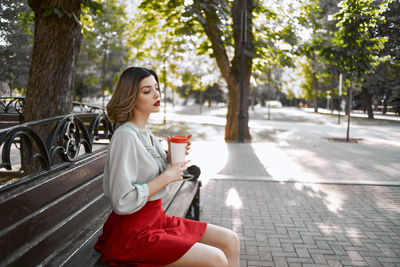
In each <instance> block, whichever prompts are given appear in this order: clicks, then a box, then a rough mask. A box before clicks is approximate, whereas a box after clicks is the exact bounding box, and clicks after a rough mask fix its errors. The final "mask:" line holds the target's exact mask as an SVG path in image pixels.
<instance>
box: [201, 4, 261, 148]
mask: <svg viewBox="0 0 400 267" xmlns="http://www.w3.org/2000/svg"><path fill="white" fill-rule="evenodd" d="M211 2H213V1H211ZM246 2H247V3H246V4H247V29H246V33H247V43H246V47H245V82H244V85H245V86H244V87H245V90H244V92H243V99H244V102H243V103H244V111H245V115H246V123H245V133H246V140H250V139H251V137H250V133H249V128H248V96H249V85H250V76H251V67H252V62H253V59H252V57H253V35H252V11H253V9H254V6H253V3H252V1H246ZM205 5H207V8H204V6H205ZM217 6H218V5H216V4H215V3H208V2H207V4H206V3H203V5H199V9H201V10H202V11H203V13H202V14H204V15H199V16H202V18H201V19H200V23H201V24H202V26H203V28H204V30H205V33H206V35H207V37H208V39H209V41H210V42H211V45H212V48H213V51H214V55H215V58H216V62H217V65H218V68H219V69H220V71H221V74H222V76H223V77H224V79H225V80H226V82H227V85H228V112H227V115H226V119H227V120H226V126H225V140H226V141H228V142H232V141H236V140H237V138H238V111H239V104H240V86H239V77H240V63H241V61H240V57H241V49H240V48H241V16H242V10H243V9H242V6H243V0H235V1H234V2H233V3H232V9H231V15H232V19H233V37H234V40H235V45H234V47H235V53H234V58H233V59H232V61H231V62H229V58H228V54H227V51H226V49H225V46H224V42H223V40H222V34H221V31H220V30H219V28H218V25H219V24H221V22H220V21H219V18H218V16H217V10H216V7H217Z"/></svg>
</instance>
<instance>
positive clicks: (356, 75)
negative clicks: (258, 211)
mask: <svg viewBox="0 0 400 267" xmlns="http://www.w3.org/2000/svg"><path fill="white" fill-rule="evenodd" d="M242 1H243V0H241V1H239V0H236V1H233V0H232V1H217V0H215V1H214V0H213V1H188V0H187V1H155V0H144V1H140V0H137V1H136V0H135V1H125V0H111V1H105V0H81V1H77V2H68V3H67V2H63V1H61V2H57V3H55V2H54V1H50V0H47V1H45V2H44V3H45V5H43V6H42V7H40V6H39V8H37V5H36V4H37V3H39V2H38V1H33V0H31V1H30V2H29V3H31V5H32V7H34V8H33V9H30V7H29V6H28V5H27V3H26V2H25V1H22V0H20V1H10V0H4V1H2V2H1V3H0V12H1V17H2V20H1V21H0V27H1V28H0V30H1V31H0V37H1V39H0V49H1V50H0V51H1V53H0V60H1V63H2V64H1V65H0V82H1V84H2V88H5V90H3V92H2V95H5V94H7V95H10V94H12V93H13V90H14V89H18V90H20V92H25V91H26V88H28V86H27V81H28V73H29V68H30V64H31V62H32V64H33V65H32V66H39V67H44V66H47V67H46V68H47V69H46V70H47V71H45V72H44V73H46V75H47V76H46V75H41V74H40V75H39V73H37V71H38V68H39V67H33V69H34V70H35V72H34V73H32V75H33V76H32V81H36V83H38V81H42V82H41V83H40V86H39V85H38V84H35V83H32V85H35V86H31V88H32V90H31V92H39V91H43V92H42V94H40V95H39V94H37V95H34V98H36V99H38V100H39V99H40V104H43V99H44V98H47V99H48V100H46V101H49V102H52V103H50V104H49V105H50V106H52V105H57V103H60V105H59V108H56V109H54V114H63V113H65V112H68V111H69V110H70V104H69V100H68V99H72V97H73V98H74V99H75V100H79V101H94V100H96V99H98V100H100V101H101V102H102V103H103V105H104V104H105V101H107V98H108V97H109V94H110V93H111V92H112V90H113V86H114V85H115V83H116V79H117V78H118V76H119V75H120V73H121V71H122V70H123V69H124V68H126V67H127V66H129V65H140V66H147V67H150V68H153V69H155V70H156V71H157V73H158V74H159V77H160V82H161V84H160V85H161V88H162V90H163V94H164V100H165V102H164V104H165V105H166V104H167V101H170V102H171V103H172V104H173V105H174V104H175V103H177V102H179V101H177V99H176V98H175V95H179V96H181V97H183V98H184V100H183V101H184V103H186V102H187V99H188V98H193V99H196V100H195V101H196V102H197V103H204V102H208V104H209V105H210V103H211V102H212V101H213V98H218V101H220V100H221V99H223V98H222V97H224V96H222V97H221V95H227V97H225V101H227V103H228V112H227V125H226V131H225V133H226V135H225V138H226V140H236V135H237V113H238V105H239V98H238V96H239V73H240V64H239V63H240V60H239V59H240V56H241V50H240V38H239V37H240V27H241V10H240V7H241V5H242V4H243V2H242ZM53 2H54V3H53ZM71 3H75V4H76V6H77V10H78V9H79V11H76V12H71V11H70V10H71V9H69V7H70V5H71ZM78 3H79V7H78ZM42 4H43V3H42ZM247 4H248V6H247V11H248V17H247V19H248V20H247V22H248V23H247V28H246V32H247V37H248V39H249V42H248V45H247V47H246V51H245V58H246V65H245V71H246V75H245V78H246V88H248V91H246V92H245V101H244V102H245V105H246V114H247V106H248V105H251V106H252V108H254V107H255V106H256V104H257V103H258V104H261V105H263V104H264V103H265V101H266V100H279V101H281V102H282V103H284V104H287V105H297V104H299V103H300V102H303V101H304V100H303V98H304V99H305V101H306V102H307V103H308V104H309V105H310V106H311V107H313V108H314V111H318V108H319V107H325V106H326V107H327V108H331V109H337V108H338V106H339V103H338V80H339V73H343V74H346V77H345V79H344V85H343V88H344V90H343V93H344V94H345V95H347V92H348V91H349V90H350V88H349V87H350V86H351V82H352V86H351V88H352V91H354V98H353V101H351V102H352V103H351V104H353V102H354V108H356V109H360V110H361V111H364V112H367V113H368V116H369V117H370V118H373V115H374V113H376V112H383V113H390V112H399V111H400V106H399V102H400V100H399V99H400V93H399V91H400V88H399V83H400V81H399V77H400V75H399V70H400V67H399V64H400V63H399V58H400V56H399V55H400V48H399V46H398V43H399V41H400V37H399V35H400V30H399V25H400V22H399V21H400V15H399V14H400V10H399V5H400V4H399V1H390V0H352V1H346V0H343V1H340V0H320V1H300V0H292V1H290V2H289V3H288V4H287V5H284V6H283V5H279V3H275V2H265V1H255V2H254V1H247ZM100 11H101V12H102V14H101V15H100V16H99V13H100ZM78 13H79V14H78ZM73 14H75V15H73ZM78 15H79V16H78ZM34 17H36V20H37V21H39V18H41V19H43V22H45V21H46V24H40V23H39V24H38V27H43V26H46V25H48V23H50V24H51V23H53V24H54V25H56V24H57V23H60V22H62V21H63V22H64V23H65V22H66V21H68V23H71V22H72V21H74V23H75V24H73V25H75V26H76V29H77V31H76V39H75V41H76V42H78V41H79V42H80V45H79V50H80V52H79V54H78V53H77V52H78V49H76V48H75V50H74V51H75V52H73V53H72V54H71V55H73V56H68V57H65V56H62V54H63V53H65V52H66V51H67V50H68V49H59V50H57V52H55V53H58V56H56V54H51V49H44V48H41V49H39V50H43V51H42V52H43V53H46V55H47V56H44V54H43V55H42V59H43V60H50V59H58V60H60V59H62V58H69V59H73V60H76V65H75V67H74V68H70V71H65V70H63V72H62V73H63V75H62V76H61V75H60V76H57V75H55V73H53V72H54V71H55V69H54V68H52V67H50V66H51V64H48V63H39V64H38V63H37V62H36V63H34V62H35V60H33V61H32V59H31V55H32V44H34V43H35V45H38V44H40V42H41V41H40V39H37V40H35V41H34V40H33V34H32V32H34V31H33V25H34ZM347 18H353V20H352V21H350V20H347ZM71 25H72V24H71ZM75 26H74V27H75ZM55 28H56V29H57V30H59V31H60V30H61V29H62V27H58V28H57V27H55ZM39 32H40V31H39ZM55 34H56V33H55ZM57 34H58V33H57ZM46 36H49V33H48V32H47V35H46ZM54 36H56V35H54ZM82 36H83V38H82ZM36 37H38V36H36ZM38 40H39V41H38ZM42 40H45V39H42ZM57 40H63V41H64V42H65V40H68V38H67V39H66V38H64V39H63V38H61V39H60V38H57ZM57 43H58V41H57ZM59 45H60V47H61V45H62V44H61V41H60V44H59ZM75 45H76V43H75ZM68 47H71V45H69V46H68ZM71 62H72V63H73V61H71ZM35 64H38V65H35ZM55 64H58V65H60V66H61V65H62V64H61V62H58V63H55ZM39 69H40V68H39ZM70 72H71V73H72V74H69V73H70ZM60 73H61V71H60ZM53 75H55V76H53ZM299 75H300V76H299ZM33 77H36V78H35V79H33ZM50 77H53V78H52V79H50ZM250 77H252V78H251V79H250ZM350 77H352V78H350ZM46 78H49V79H47V80H46ZM66 81H67V82H66ZM71 82H72V83H71ZM215 84H217V85H218V86H217V85H215ZM301 84H303V85H301ZM217 87H219V89H218V90H217ZM40 88H41V89H40ZM43 88H44V89H43ZM28 90H30V89H29V88H28ZM214 90H215V91H214ZM221 92H222V93H221ZM176 93H177V94H176ZM27 95H29V93H28V94H27ZM52 95H60V96H62V97H60V98H58V97H55V98H51V97H49V96H52ZM28 98H31V99H32V97H28ZM65 99H67V101H65ZM185 99H186V100H185ZM247 99H249V101H247ZM218 101H216V102H218ZM222 101H223V100H222ZM348 102H349V101H348ZM35 103H36V104H38V103H39V102H35ZM50 106H49V107H46V108H47V109H48V108H50ZM200 108H201V107H200ZM32 112H33V113H35V112H36V111H33V110H32ZM39 113H41V114H42V115H43V116H44V115H45V113H46V114H47V111H46V110H44V112H39ZM390 114H392V113H390ZM47 115H49V116H50V114H47ZM248 137H249V136H248Z"/></svg>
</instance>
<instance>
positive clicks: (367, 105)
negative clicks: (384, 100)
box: [361, 86, 374, 119]
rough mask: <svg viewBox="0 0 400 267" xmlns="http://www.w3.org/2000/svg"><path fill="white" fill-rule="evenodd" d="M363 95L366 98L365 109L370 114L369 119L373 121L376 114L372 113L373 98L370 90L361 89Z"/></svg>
mask: <svg viewBox="0 0 400 267" xmlns="http://www.w3.org/2000/svg"><path fill="white" fill-rule="evenodd" d="M361 93H362V95H363V98H364V108H365V109H366V110H367V112H368V119H373V118H374V112H373V111H372V97H371V94H370V93H369V91H368V89H367V88H366V87H365V86H362V87H361Z"/></svg>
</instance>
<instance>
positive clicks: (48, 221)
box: [0, 175, 102, 258]
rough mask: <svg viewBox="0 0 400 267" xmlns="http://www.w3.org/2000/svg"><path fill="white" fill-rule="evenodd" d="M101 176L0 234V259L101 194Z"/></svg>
mask: <svg viewBox="0 0 400 267" xmlns="http://www.w3.org/2000/svg"><path fill="white" fill-rule="evenodd" d="M101 185H102V175H100V176H97V177H95V178H94V179H93V180H91V181H89V182H87V183H86V184H83V185H81V186H80V187H79V188H77V189H75V190H73V191H71V192H69V193H68V194H65V195H63V196H62V197H60V198H59V199H57V200H56V201H54V202H52V203H50V204H49V205H47V206H45V207H42V208H41V209H39V210H38V211H37V212H35V213H33V214H32V215H30V216H28V217H25V218H23V219H22V220H20V221H18V222H17V223H15V224H13V225H11V226H10V227H8V228H7V229H4V230H2V231H1V232H0V258H5V257H7V255H9V254H12V253H13V252H14V251H15V250H17V249H18V248H19V247H22V246H23V245H24V244H26V243H28V242H31V241H32V240H33V239H34V238H35V237H37V236H39V235H41V234H44V232H45V231H47V230H48V229H51V228H53V227H54V226H55V225H57V224H58V223H59V222H60V221H62V220H63V219H64V218H66V217H68V216H69V215H70V214H72V213H73V212H75V211H76V210H78V209H79V208H81V207H83V206H85V204H86V203H88V202H90V201H91V200H92V199H94V198H96V197H97V196H99V195H101V194H102V190H101V189H102V186H101Z"/></svg>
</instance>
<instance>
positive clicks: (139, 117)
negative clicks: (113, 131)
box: [129, 112, 150, 130]
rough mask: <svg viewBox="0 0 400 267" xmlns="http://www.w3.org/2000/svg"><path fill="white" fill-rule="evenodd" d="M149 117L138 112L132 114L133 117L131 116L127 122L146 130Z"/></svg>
mask: <svg viewBox="0 0 400 267" xmlns="http://www.w3.org/2000/svg"><path fill="white" fill-rule="evenodd" d="M149 117H150V114H142V113H139V112H134V115H133V116H132V118H131V119H130V120H129V121H130V122H132V123H133V124H134V125H135V126H136V127H138V128H139V129H141V130H146V124H147V121H148V119H149Z"/></svg>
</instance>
